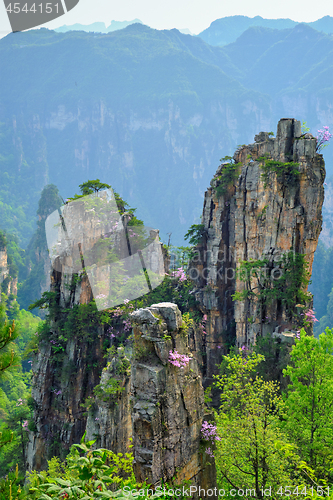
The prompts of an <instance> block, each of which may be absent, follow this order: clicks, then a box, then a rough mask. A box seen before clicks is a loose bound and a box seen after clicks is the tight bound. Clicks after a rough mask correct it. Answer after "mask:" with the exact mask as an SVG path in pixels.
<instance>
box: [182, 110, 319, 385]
mask: <svg viewBox="0 0 333 500" xmlns="http://www.w3.org/2000/svg"><path fill="white" fill-rule="evenodd" d="M268 159H269V160H271V161H275V162H282V163H283V164H286V163H290V162H294V163H297V164H298V165H297V166H296V167H295V168H296V169H297V172H296V174H278V173H276V172H274V170H273V169H272V168H271V171H268V172H266V175H263V174H265V170H264V166H265V165H266V161H267V160H268ZM233 160H234V164H233V167H230V165H231V163H232V162H230V160H228V162H229V167H228V165H226V164H222V165H221V166H220V167H219V168H218V170H217V172H216V174H215V176H214V178H213V180H212V182H211V187H210V188H209V189H208V190H207V191H206V194H205V200H204V208H203V215H202V224H203V231H202V233H203V237H202V240H201V243H200V244H198V246H197V248H196V253H195V255H194V258H193V260H192V262H191V266H190V277H191V278H192V279H193V280H194V281H195V282H196V284H197V298H198V300H199V302H200V303H201V307H202V309H203V310H204V311H205V312H206V313H207V314H208V321H207V328H206V330H207V339H206V351H207V367H206V369H207V376H208V377H211V376H212V374H213V373H214V372H215V366H216V364H217V363H219V362H220V361H221V354H222V353H223V352H225V350H226V349H227V348H228V347H229V346H230V345H232V344H233V343H234V342H235V340H236V342H237V345H238V346H241V345H244V344H245V345H249V344H250V343H253V342H255V339H256V336H257V335H258V334H264V333H273V332H274V331H279V332H280V333H281V332H283V331H284V330H290V329H291V328H292V326H293V325H292V323H291V320H290V315H288V314H287V311H286V309H285V307H284V306H283V304H282V305H281V301H280V302H279V301H277V300H275V301H274V300H273V302H272V304H271V306H270V308H269V309H267V310H266V316H265V317H262V316H261V315H260V313H259V308H258V303H256V302H255V301H252V302H251V301H250V300H237V301H233V298H232V295H233V294H234V293H235V292H242V291H243V290H245V289H246V284H245V283H244V282H243V281H241V280H240V278H239V274H238V273H236V268H237V267H239V265H240V263H241V261H250V260H251V259H253V260H258V259H259V260H260V259H267V261H268V264H267V269H268V271H269V272H270V273H271V272H272V270H274V268H276V267H277V268H279V269H280V268H281V258H282V256H283V255H285V256H286V255H287V254H288V252H289V251H290V250H291V251H292V252H293V255H294V256H296V255H298V254H304V255H305V259H306V261H307V263H308V269H309V271H310V272H311V268H312V262H313V255H314V252H315V249H316V247H317V242H318V237H319V233H320V230H321V225H322V215H321V208H322V204H323V199H324V189H323V182H324V178H325V167H324V161H323V157H322V155H320V154H317V152H316V139H315V138H314V137H313V136H312V135H311V134H302V133H301V124H300V122H298V121H297V120H295V119H282V120H280V121H279V123H278V127H277V135H276V138H272V137H271V134H268V133H266V132H261V133H260V134H258V135H257V136H255V143H253V144H249V145H247V146H245V145H244V146H242V147H240V148H239V149H238V150H237V151H236V153H235V155H234V157H233ZM237 164H238V165H237ZM268 164H269V162H267V165H268ZM271 165H272V164H271ZM275 165H278V164H277V163H275ZM284 166H285V165H284ZM228 168H233V169H234V172H237V174H236V175H235V178H234V182H232V180H231V182H228V181H227V179H226V171H227V169H228ZM277 168H278V167H277ZM285 168H287V167H286V166H285ZM237 170H238V171H237ZM223 183H224V184H223ZM280 271H281V269H280ZM282 271H283V270H282ZM274 272H275V271H274ZM257 285H258V283H257ZM309 304H311V297H310V296H309V297H308V305H309Z"/></svg>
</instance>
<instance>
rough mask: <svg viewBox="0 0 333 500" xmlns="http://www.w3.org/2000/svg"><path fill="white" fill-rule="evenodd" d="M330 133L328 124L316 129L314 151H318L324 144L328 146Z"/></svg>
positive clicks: (324, 146)
mask: <svg viewBox="0 0 333 500" xmlns="http://www.w3.org/2000/svg"><path fill="white" fill-rule="evenodd" d="M331 137H332V134H331V133H330V131H329V127H328V126H324V127H323V128H322V129H320V130H318V135H317V136H316V139H317V147H316V151H317V152H318V153H320V151H322V150H323V149H324V148H326V146H328V144H327V143H328V142H329V140H330V139H331Z"/></svg>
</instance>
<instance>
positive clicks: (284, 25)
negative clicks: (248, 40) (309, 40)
mask: <svg viewBox="0 0 333 500" xmlns="http://www.w3.org/2000/svg"><path fill="white" fill-rule="evenodd" d="M297 24H299V23H298V22H296V21H292V20H291V19H264V18H262V17H261V16H255V17H247V16H229V17H223V18H222V19H216V21H213V22H212V23H211V25H210V26H209V28H207V29H205V30H204V31H202V32H201V33H199V35H198V36H199V37H200V38H202V40H204V41H205V42H207V43H209V44H210V45H215V46H216V45H219V46H222V45H228V44H229V43H232V42H235V41H236V40H237V38H238V37H239V36H240V35H241V34H242V33H244V31H246V30H247V29H249V28H252V27H254V26H260V27H262V28H270V29H274V30H284V29H289V28H293V27H294V26H296V25H297ZM304 24H307V25H308V26H310V27H311V28H313V29H315V30H317V31H322V32H323V33H327V34H329V33H333V17H330V16H325V17H322V18H321V19H318V20H317V21H313V22H311V23H304Z"/></svg>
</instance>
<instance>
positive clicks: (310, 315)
mask: <svg viewBox="0 0 333 500" xmlns="http://www.w3.org/2000/svg"><path fill="white" fill-rule="evenodd" d="M305 316H306V319H308V320H309V321H312V322H313V323H315V322H316V321H318V320H317V318H316V316H315V314H314V312H313V310H312V309H309V310H308V311H307V312H306V313H305Z"/></svg>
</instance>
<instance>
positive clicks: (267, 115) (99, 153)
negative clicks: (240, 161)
mask: <svg viewBox="0 0 333 500" xmlns="http://www.w3.org/2000/svg"><path fill="white" fill-rule="evenodd" d="M332 43H333V40H332V38H331V37H330V36H327V35H324V34H322V33H318V32H317V31H315V30H313V29H312V28H310V27H308V26H304V25H296V26H295V27H294V28H292V29H284V30H273V29H269V28H260V27H256V28H250V29H249V30H247V31H246V32H245V33H243V35H242V36H241V37H239V38H238V40H237V41H236V42H235V43H233V44H230V45H228V46H226V47H213V46H210V45H208V44H207V43H205V42H204V41H203V40H202V39H201V38H199V37H193V36H190V35H184V34H182V33H180V32H179V31H178V30H175V29H174V30H170V31H168V30H163V31H157V30H153V29H150V28H148V27H147V26H144V25H142V24H133V25H131V26H128V27H127V28H125V29H123V30H119V31H115V32H110V33H107V34H96V33H85V32H82V31H71V32H67V33H56V32H54V31H49V30H46V29H40V30H32V31H29V32H21V33H13V34H10V35H8V36H7V37H5V38H4V39H2V40H1V41H0V61H1V68H2V71H1V74H0V123H1V125H0V144H1V146H2V150H1V156H0V220H1V224H0V227H2V228H5V229H8V230H11V231H15V232H16V233H17V234H19V235H20V237H21V239H22V243H23V244H27V241H28V239H29V237H30V236H31V234H32V229H33V223H34V214H35V213H36V209H37V203H38V198H39V194H40V192H41V190H42V188H43V187H44V186H45V185H46V184H47V183H54V184H56V185H57V186H58V187H59V190H60V194H61V196H62V197H63V198H64V199H65V198H66V197H68V196H72V195H73V194H74V193H75V192H78V185H79V184H80V183H82V182H84V181H86V180H87V179H95V178H100V179H101V180H102V181H103V182H107V183H109V184H111V185H112V186H113V187H114V189H115V190H117V191H118V192H119V193H120V194H121V195H122V196H123V198H124V199H126V200H127V201H128V202H129V203H130V205H131V206H134V207H138V216H139V217H140V218H142V219H143V220H144V221H145V224H146V225H148V226H149V225H151V226H153V227H156V228H159V229H160V230H161V234H162V238H163V239H164V240H165V241H166V240H167V236H166V233H170V232H172V239H171V241H172V243H174V244H176V243H178V244H181V243H182V236H183V235H184V234H185V232H186V231H187V229H188V227H189V226H190V224H192V223H193V222H195V221H197V222H198V220H199V219H198V218H199V217H200V214H201V210H202V196H203V193H204V191H205V189H206V188H207V186H209V182H210V179H211V178H212V176H213V174H214V173H215V171H216V168H217V166H218V165H219V160H220V158H221V157H222V156H224V155H227V154H232V153H233V151H234V149H235V147H236V146H237V144H242V143H249V142H252V141H253V137H254V135H255V134H257V133H258V132H259V131H261V130H266V131H271V130H272V131H273V132H275V127H276V123H277V121H278V119H279V118H281V117H295V118H297V119H300V120H306V121H307V122H308V126H310V127H311V131H312V132H316V130H317V129H318V128H319V127H320V126H321V125H326V124H327V125H331V127H332V125H333V123H332V121H333V119H332V116H331V114H330V109H332V107H333V92H332V89H331V86H332V84H333V83H332V82H333V79H332V75H331V72H332V65H333V61H332V54H333V50H332V49H333V46H332ZM330 149H332V148H331V147H329V148H328V149H327V152H325V157H326V159H327V170H328V171H329V172H331V173H333V172H332V152H331V151H330Z"/></svg>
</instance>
